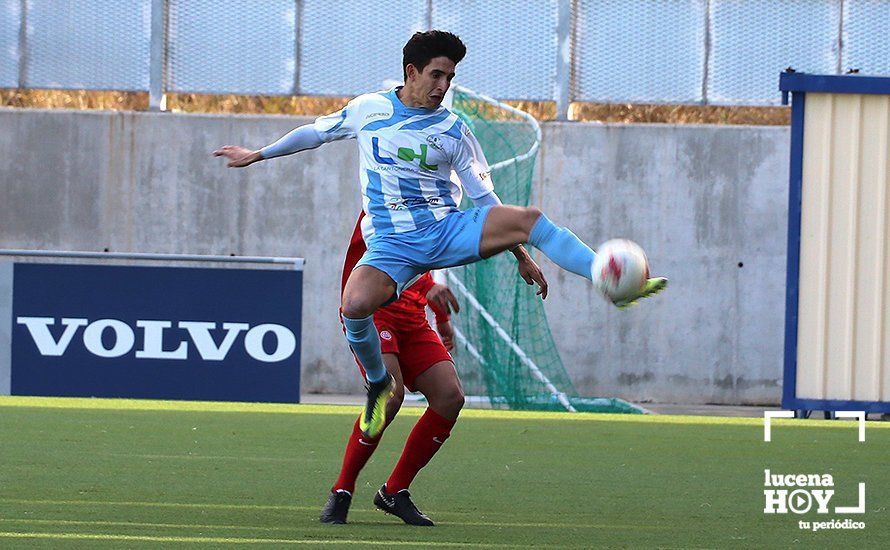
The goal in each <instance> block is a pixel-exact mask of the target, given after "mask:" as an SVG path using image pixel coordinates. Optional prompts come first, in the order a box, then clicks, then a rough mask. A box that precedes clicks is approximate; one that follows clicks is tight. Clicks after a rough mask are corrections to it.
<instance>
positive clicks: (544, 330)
mask: <svg viewBox="0 0 890 550" xmlns="http://www.w3.org/2000/svg"><path fill="white" fill-rule="evenodd" d="M453 90H454V97H453V104H452V111H453V112H455V113H456V114H457V115H458V116H460V117H461V119H462V120H463V121H464V122H465V123H466V124H467V125H469V127H470V129H471V130H472V131H473V133H474V134H475V135H476V137H477V138H478V140H479V143H480V144H481V145H482V149H483V151H484V152H485V157H486V159H487V160H488V163H489V165H490V166H491V169H492V176H491V177H492V180H493V181H494V183H495V189H496V191H497V193H498V196H499V197H500V198H501V200H502V201H503V202H504V203H507V204H515V205H521V206H526V205H528V204H529V199H530V195H531V190H532V178H533V173H534V167H535V160H536V157H537V151H538V147H539V144H540V142H541V130H540V126H539V125H538V123H537V121H536V120H535V119H534V117H532V116H530V115H529V114H527V113H525V112H522V111H520V110H518V109H515V108H513V107H510V106H508V105H505V104H502V103H499V102H498V101H496V100H493V99H490V98H487V97H484V96H482V95H479V94H477V93H475V92H473V91H471V90H468V89H466V88H463V87H460V86H454V87H453ZM466 201H467V199H465V204H463V205H462V208H467V207H469V206H471V204H466ZM516 265H517V263H516V259H515V258H514V257H513V255H512V254H498V255H497V256H495V257H493V258H489V259H487V260H484V261H481V262H477V263H474V264H471V265H468V266H463V267H459V268H453V269H449V270H448V271H447V275H446V279H447V280H446V282H447V284H448V285H449V286H450V287H451V289H452V291H453V292H454V294H455V296H457V298H458V300H459V302H460V306H461V311H460V314H458V315H455V316H453V317H452V325H453V326H454V328H455V336H456V338H455V339H456V346H455V352H454V355H455V363H456V366H457V369H458V371H459V372H460V376H461V380H462V381H463V384H464V393H465V394H466V395H468V396H471V397H470V398H469V400H470V401H471V403H472V401H473V400H475V401H481V402H483V403H482V404H483V405H488V406H491V407H494V408H509V409H531V410H570V411H591V412H622V413H642V412H644V411H643V409H641V408H639V407H637V406H635V405H632V404H630V403H628V402H626V401H623V400H621V399H614V398H592V397H582V396H579V395H578V394H577V392H576V391H575V388H574V386H573V385H572V381H571V379H570V378H569V376H568V374H567V373H566V370H565V368H564V366H563V364H562V360H561V359H560V357H559V352H558V351H557V349H556V346H555V344H554V341H553V337H552V335H551V334H550V328H549V326H548V323H547V316H546V314H545V313H544V306H543V303H542V301H541V299H540V297H538V296H536V295H535V290H534V289H535V288H536V287H530V286H528V285H526V284H525V282H524V281H523V280H522V279H521V277H520V276H519V273H518V271H517V267H516Z"/></svg>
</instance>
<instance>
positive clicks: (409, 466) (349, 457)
mask: <svg viewBox="0 0 890 550" xmlns="http://www.w3.org/2000/svg"><path fill="white" fill-rule="evenodd" d="M362 217H363V215H362V216H359V221H358V222H357V223H356V226H355V231H354V232H353V235H352V239H351V242H350V244H349V250H348V251H347V253H346V262H345V265H344V266H343V285H345V283H346V280H347V279H348V277H349V274H350V273H351V272H352V269H353V268H354V267H355V264H356V263H357V262H358V261H359V259H360V258H361V257H362V254H364V252H365V250H366V247H365V240H364V238H363V236H362V230H361V222H362ZM341 288H342V287H341ZM427 304H429V305H430V307H431V308H432V309H433V311H434V312H435V314H436V329H437V330H438V334H437V333H436V331H434V330H433V329H432V327H430V324H429V322H428V321H427V318H426V309H425V308H426V306H427ZM451 309H454V310H455V311H457V310H458V304H457V300H456V299H455V298H454V295H453V294H452V293H451V291H450V290H449V289H448V287H446V286H444V285H439V284H436V283H434V282H433V278H432V276H430V274H429V273H426V274H425V275H423V276H422V277H421V278H420V279H419V280H418V281H417V282H416V283H414V284H413V285H412V286H411V287H409V288H407V289H406V290H404V291H403V292H402V294H401V295H400V296H399V299H398V300H397V301H395V302H393V303H392V304H390V305H388V306H385V307H383V308H381V309H379V310H378V311H377V312H376V313H375V314H374V325H375V328H376V330H377V331H378V334H379V336H380V344H381V352H382V353H383V361H384V364H385V365H386V368H387V371H389V373H390V374H391V375H392V376H393V378H394V379H395V382H396V383H395V389H394V390H393V394H392V396H391V397H390V399H389V401H388V402H387V411H386V412H387V414H386V424H387V425H389V423H390V422H391V421H392V419H393V418H394V417H395V415H396V413H397V412H398V410H399V408H400V407H401V405H402V400H403V399H404V396H405V388H408V389H409V390H411V391H419V392H421V393H422V394H423V395H424V396H425V397H426V399H427V402H428V403H429V407H428V408H427V410H426V411H425V412H424V414H423V415H422V416H421V417H420V419H419V420H418V421H417V424H415V426H414V429H413V430H412V431H411V434H410V435H409V436H408V440H407V442H406V443H405V448H404V450H403V451H402V456H401V457H400V458H399V461H398V463H397V464H396V466H395V469H394V470H393V472H392V474H391V475H390V477H389V479H388V480H387V482H386V483H385V484H384V485H383V487H381V488H380V490H379V491H377V494H376V495H375V496H374V504H375V505H376V506H377V507H378V508H380V509H381V510H383V511H384V512H387V513H390V514H393V515H395V516H397V517H399V518H401V519H402V520H403V521H404V522H405V523H408V524H411V525H433V522H432V521H430V519H429V518H428V517H427V516H426V515H424V514H423V513H421V512H420V511H419V510H418V509H417V507H416V506H415V505H414V503H413V502H412V501H411V498H410V494H409V492H408V486H409V485H410V484H411V481H413V480H414V477H415V476H416V475H417V473H418V472H419V471H420V469H421V468H423V467H424V466H426V464H427V463H428V462H429V461H430V459H431V458H432V457H433V455H434V454H436V452H437V451H438V450H439V448H440V447H441V446H442V443H444V442H445V440H446V439H447V438H448V436H449V435H450V433H451V428H452V427H453V426H454V423H455V421H456V420H457V416H458V414H459V413H460V410H461V407H463V404H464V395H463V389H462V388H461V384H460V379H459V378H458V377H457V372H456V371H455V369H454V363H453V361H452V359H451V355H450V354H449V353H448V350H450V349H452V347H453V346H454V343H453V331H452V328H451V324H450V321H449V311H450V310H451ZM356 362H357V363H358V361H356ZM358 366H359V368H360V369H361V370H362V375H363V376H364V369H363V368H362V366H361V363H358ZM381 436H382V433H381V434H380V435H378V436H377V437H375V438H369V437H367V436H364V435H362V431H361V429H360V427H359V421H358V420H356V422H355V425H354V426H353V429H352V434H351V435H350V436H349V440H348V441H347V444H346V452H345V456H344V457H343V467H342V469H341V471H340V477H339V478H337V481H336V482H335V483H334V486H333V488H332V489H331V495H330V497H329V498H328V502H327V504H326V505H325V507H324V509H323V510H322V514H321V522H322V523H346V515H347V513H348V512H349V505H350V503H351V502H352V493H353V492H354V491H355V482H356V479H357V478H358V474H359V471H361V469H362V468H363V467H364V465H365V464H366V463H367V462H368V459H370V458H371V455H372V454H373V453H374V451H375V450H376V449H377V444H378V443H379V442H380V438H381Z"/></svg>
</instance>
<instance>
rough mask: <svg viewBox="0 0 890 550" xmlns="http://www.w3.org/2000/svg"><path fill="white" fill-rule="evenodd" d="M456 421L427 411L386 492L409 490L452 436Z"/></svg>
mask: <svg viewBox="0 0 890 550" xmlns="http://www.w3.org/2000/svg"><path fill="white" fill-rule="evenodd" d="M455 422H456V421H455V420H448V419H447V418H445V417H443V416H442V415H440V414H439V413H437V412H436V411H434V410H433V409H429V408H428V409H427V410H426V412H425V413H423V416H421V417H420V420H418V421H417V424H415V425H414V429H412V430H411V435H409V436H408V441H406V442H405V449H404V450H403V451H402V456H401V457H399V462H398V463H397V464H396V467H395V469H394V470H393V471H392V474H391V475H390V476H389V480H388V481H387V482H386V492H388V493H396V492H398V491H401V490H402V489H407V488H408V486H409V485H411V482H412V481H414V478H415V477H416V476H417V472H419V471H420V469H421V468H423V467H424V466H426V465H427V463H429V461H430V459H431V458H433V455H434V454H436V452H437V451H438V450H439V448H441V447H442V443H445V440H446V439H448V436H449V435H451V428H453V427H454V423H455Z"/></svg>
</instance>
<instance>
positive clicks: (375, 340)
mask: <svg viewBox="0 0 890 550" xmlns="http://www.w3.org/2000/svg"><path fill="white" fill-rule="evenodd" d="M343 326H344V327H346V341H347V342H349V347H351V348H352V351H353V353H355V356H356V357H358V360H359V362H360V363H361V364H362V367H364V368H365V376H366V377H367V378H368V382H379V381H381V380H383V379H384V378H385V377H386V367H385V366H384V365H383V356H382V355H381V354H380V336H379V335H378V334H377V327H375V326H374V316H373V315H368V316H367V317H365V318H363V319H349V318H348V317H343Z"/></svg>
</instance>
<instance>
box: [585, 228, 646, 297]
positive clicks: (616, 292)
mask: <svg viewBox="0 0 890 550" xmlns="http://www.w3.org/2000/svg"><path fill="white" fill-rule="evenodd" d="M592 275H593V283H594V284H595V285H596V287H597V288H598V289H599V291H600V292H602V293H603V294H604V295H605V296H606V298H608V299H609V300H611V301H613V302H617V301H620V300H625V299H627V298H630V297H633V296H636V295H637V294H638V293H639V292H640V290H641V289H642V288H643V286H644V285H645V284H646V280H647V279H648V278H649V260H648V259H646V253H645V252H643V249H642V248H640V245H638V244H637V243H635V242H633V241H629V240H627V239H612V240H609V241H606V242H604V243H603V244H601V245H600V246H599V248H597V250H596V259H594V260H593V270H592Z"/></svg>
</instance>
